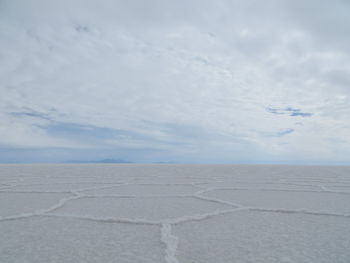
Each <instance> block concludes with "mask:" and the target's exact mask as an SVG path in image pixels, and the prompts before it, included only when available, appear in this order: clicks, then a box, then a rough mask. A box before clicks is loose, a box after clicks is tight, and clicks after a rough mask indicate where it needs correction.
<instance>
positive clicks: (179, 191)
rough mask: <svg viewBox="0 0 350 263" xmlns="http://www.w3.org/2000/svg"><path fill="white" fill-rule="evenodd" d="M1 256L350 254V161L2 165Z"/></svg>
mask: <svg viewBox="0 0 350 263" xmlns="http://www.w3.org/2000/svg"><path fill="white" fill-rule="evenodd" d="M0 262H1V263H19V262H21V263H22V262H23V263H24V262H26V263H28V262H30V263H32V262H33V263H50V262H60V263H61V262H64V263H73V262H74V263H83V262H84V263H86V262H98V263H109V262H117V263H143V262H145V263H148V262H149V263H158V262H159V263H160V262H162V263H209V262H210V263H233V262H251V263H253V262H254V263H260V262H261V263H262V262H263V263H273V262H297V263H304V262H310V263H316V262H317V263H326V262H327V263H341V262H344V263H349V262H350V167H326V166H325V167H321V166H308V167H306V166H305V167H301V166H267V165H266V166H253V165H252V166H248V165H247V166H245V165H129V164H127V165H126V164H122V165H111V164H108V165H96V164H94V165H0Z"/></svg>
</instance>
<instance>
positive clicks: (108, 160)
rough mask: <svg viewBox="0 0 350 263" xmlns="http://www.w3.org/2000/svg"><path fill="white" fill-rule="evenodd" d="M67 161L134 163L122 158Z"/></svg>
mask: <svg viewBox="0 0 350 263" xmlns="http://www.w3.org/2000/svg"><path fill="white" fill-rule="evenodd" d="M66 163H133V162H131V161H127V160H122V159H103V160H95V161H77V160H73V161H67V162H66Z"/></svg>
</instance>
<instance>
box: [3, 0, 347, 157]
mask: <svg viewBox="0 0 350 263" xmlns="http://www.w3.org/2000/svg"><path fill="white" fill-rule="evenodd" d="M349 14H350V2H349V1H346V0H334V1H326V0H324V1H323V0H321V1H320V0H318V1H316V0H308V1H304V0H286V1H283V0H282V1H281V0H275V1H274V0H271V1H270V0H268V1H260V0H255V1H250V0H248V1H246V0H245V1H242V0H241V1H233V0H218V1H212V0H191V1H185V0H176V1H175V0H173V1H168V0H147V1H142V0H127V1H122V0H120V1H118V0H117V1H116V0H113V1H112V0H104V1H100V0H96V1H95V0H60V1H53V0H52V1H51V0H49V1H48V0H0V162H62V161H69V160H99V159H104V158H114V159H126V160H131V161H135V162H166V161H173V162H180V163H192V162H195V163H305V164H308V163H310V164H311V163H321V164H323V163H324V164H340V163H341V164H350V37H349V36H350V16H349Z"/></svg>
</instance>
